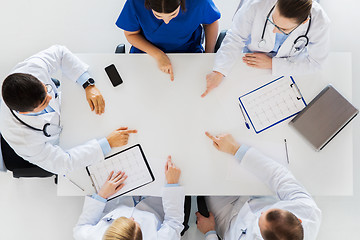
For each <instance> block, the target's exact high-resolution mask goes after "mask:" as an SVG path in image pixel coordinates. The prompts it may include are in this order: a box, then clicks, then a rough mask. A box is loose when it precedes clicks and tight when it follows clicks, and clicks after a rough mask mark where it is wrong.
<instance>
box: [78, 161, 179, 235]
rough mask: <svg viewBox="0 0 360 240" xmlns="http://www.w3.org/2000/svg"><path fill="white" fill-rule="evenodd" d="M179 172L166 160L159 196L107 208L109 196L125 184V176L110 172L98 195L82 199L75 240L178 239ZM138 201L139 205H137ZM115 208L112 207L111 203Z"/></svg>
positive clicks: (126, 200) (125, 200) (125, 199)
mask: <svg viewBox="0 0 360 240" xmlns="http://www.w3.org/2000/svg"><path fill="white" fill-rule="evenodd" d="M180 173H181V171H180V169H179V168H177V167H176V166H175V164H174V163H173V162H172V161H171V156H169V157H168V159H167V162H166V164H165V177H166V182H167V184H166V185H165V187H164V189H163V193H162V198H160V197H145V198H140V199H139V197H118V198H116V199H113V200H112V201H116V200H119V201H118V202H120V204H119V205H117V206H115V207H111V206H110V207H109V208H107V206H108V205H110V202H112V201H110V202H108V203H107V200H106V199H108V198H109V197H111V196H112V195H113V194H115V193H116V192H118V191H119V190H120V189H121V188H122V187H123V186H124V184H126V182H124V181H125V179H126V177H127V176H126V175H125V174H126V173H124V172H118V173H117V174H114V173H113V172H111V173H110V175H109V177H108V180H107V182H106V183H105V184H104V185H103V186H102V188H101V189H100V190H99V193H98V194H94V195H92V196H91V197H89V196H87V197H85V202H84V207H83V211H82V213H81V215H80V217H79V221H78V223H77V225H76V226H75V228H74V238H75V239H76V240H90V239H91V240H100V239H103V240H112V239H121V240H141V239H151V240H153V239H164V240H165V239H166V240H168V239H171V240H176V239H180V232H181V230H182V229H183V224H182V223H183V220H184V196H185V193H184V189H183V187H181V186H180V185H179V179H180ZM139 201H140V202H139ZM113 205H114V204H113Z"/></svg>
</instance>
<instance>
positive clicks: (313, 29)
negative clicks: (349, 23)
mask: <svg viewBox="0 0 360 240" xmlns="http://www.w3.org/2000/svg"><path fill="white" fill-rule="evenodd" d="M329 24H330V20H329V18H328V16H327V15H326V13H325V12H324V10H323V9H322V8H321V6H320V5H319V4H318V3H317V2H315V1H312V0H247V1H245V3H244V5H243V6H242V7H241V8H240V9H239V10H238V11H237V12H236V14H235V16H234V19H233V23H232V26H231V28H230V29H229V30H228V31H227V33H226V37H225V38H224V41H223V42H222V44H221V47H220V49H219V51H218V52H217V54H216V57H215V64H214V67H213V72H211V73H210V74H208V75H207V76H206V81H207V88H206V91H205V92H204V93H203V94H202V97H205V96H206V95H207V94H208V93H209V92H210V91H211V90H212V89H214V88H215V87H217V86H218V85H219V84H220V83H221V82H222V80H223V78H224V77H225V76H228V75H229V73H230V71H231V69H232V67H233V66H234V64H235V63H236V61H237V60H238V58H239V57H240V56H241V55H242V53H245V56H243V58H242V60H243V62H244V63H245V64H247V66H250V67H255V68H262V69H271V70H272V74H273V75H276V76H281V75H296V74H304V73H311V72H315V71H317V70H318V69H320V67H321V65H322V64H323V63H324V61H325V59H326V58H327V55H328V52H329V46H330V39H329Z"/></svg>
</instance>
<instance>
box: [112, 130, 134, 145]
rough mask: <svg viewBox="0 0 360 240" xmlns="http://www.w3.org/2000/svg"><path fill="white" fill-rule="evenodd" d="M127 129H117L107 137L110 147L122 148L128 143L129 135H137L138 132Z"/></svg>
mask: <svg viewBox="0 0 360 240" xmlns="http://www.w3.org/2000/svg"><path fill="white" fill-rule="evenodd" d="M127 129H128V128H127V127H121V128H119V129H116V130H115V131H113V132H112V133H110V135H109V136H107V137H106V139H107V140H108V142H109V144H110V147H112V148H113V147H121V146H124V145H126V144H127V143H128V140H129V134H130V133H137V130H127Z"/></svg>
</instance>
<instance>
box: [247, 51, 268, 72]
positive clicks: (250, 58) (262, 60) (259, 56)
mask: <svg viewBox="0 0 360 240" xmlns="http://www.w3.org/2000/svg"><path fill="white" fill-rule="evenodd" d="M243 62H244V63H246V65H248V66H249V67H255V68H264V69H271V68H272V58H271V57H269V56H268V55H266V54H265V53H247V54H245V56H244V57H243Z"/></svg>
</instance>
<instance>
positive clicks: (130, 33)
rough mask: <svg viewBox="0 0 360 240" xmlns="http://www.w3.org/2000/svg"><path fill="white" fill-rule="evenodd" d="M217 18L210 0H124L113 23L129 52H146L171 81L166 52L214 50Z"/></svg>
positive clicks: (169, 65)
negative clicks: (122, 35) (203, 42)
mask: <svg viewBox="0 0 360 240" xmlns="http://www.w3.org/2000/svg"><path fill="white" fill-rule="evenodd" d="M219 18H220V12H219V10H218V9H217V8H216V6H215V4H214V3H213V1H212V0H187V1H186V2H185V0H127V1H126V3H125V5H124V8H123V10H122V12H121V14H120V16H119V18H118V20H117V21H116V25H117V26H118V27H119V28H121V29H123V30H124V32H125V36H126V39H127V40H128V41H129V43H130V44H131V45H132V48H131V50H130V53H143V52H146V53H148V54H149V55H151V56H152V57H154V58H155V59H156V61H157V63H158V66H159V68H160V70H161V71H163V72H165V73H168V74H170V77H171V80H172V81H173V80H174V75H173V70H172V66H171V62H170V60H169V58H168V57H167V56H166V53H201V52H206V53H211V52H214V47H215V43H216V38H217V35H218V21H217V20H218V19H219ZM203 29H204V32H205V50H204V49H203V47H202V45H201V39H202V31H203Z"/></svg>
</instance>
